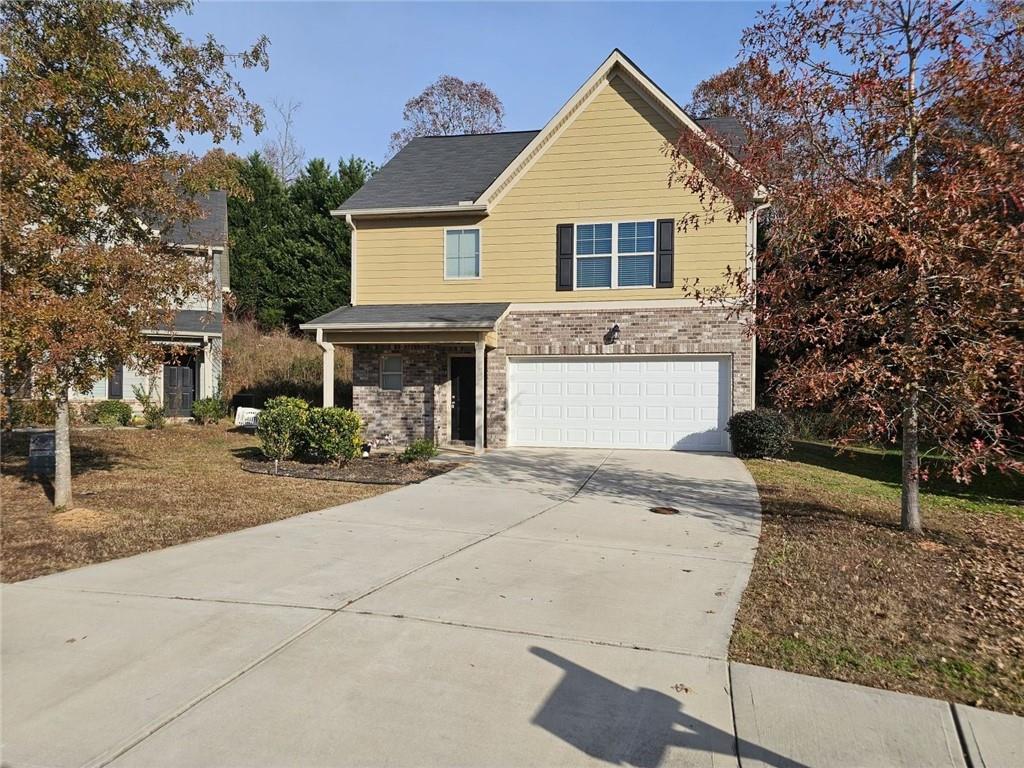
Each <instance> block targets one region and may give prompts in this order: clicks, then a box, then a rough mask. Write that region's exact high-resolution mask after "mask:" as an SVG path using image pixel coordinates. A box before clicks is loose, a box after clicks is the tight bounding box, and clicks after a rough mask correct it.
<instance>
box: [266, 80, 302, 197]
mask: <svg viewBox="0 0 1024 768" xmlns="http://www.w3.org/2000/svg"><path fill="white" fill-rule="evenodd" d="M270 103H271V106H272V107H273V108H274V111H275V112H277V115H278V120H279V124H278V126H277V132H276V133H275V134H274V138H272V139H271V140H270V141H268V142H266V143H265V144H264V145H263V152H262V153H261V154H262V155H263V159H264V160H266V161H267V165H269V166H270V167H271V168H273V169H274V173H275V174H277V177H278V178H279V179H280V180H281V181H283V182H284V183H285V184H291V183H292V182H293V181H295V179H296V178H297V177H298V175H299V173H300V172H301V171H302V164H303V162H304V161H305V159H306V152H305V150H304V149H303V148H302V147H301V146H299V143H298V142H297V141H296V140H295V131H294V126H295V113H296V112H298V111H299V108H300V107H301V106H302V104H301V103H300V102H297V101H292V100H291V99H289V100H288V103H287V104H283V103H282V102H280V101H278V100H277V99H273V100H272V101H271V102H270Z"/></svg>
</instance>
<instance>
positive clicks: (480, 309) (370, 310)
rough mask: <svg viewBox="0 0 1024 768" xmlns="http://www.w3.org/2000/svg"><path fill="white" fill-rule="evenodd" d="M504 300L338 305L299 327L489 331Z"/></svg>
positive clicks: (503, 309)
mask: <svg viewBox="0 0 1024 768" xmlns="http://www.w3.org/2000/svg"><path fill="white" fill-rule="evenodd" d="M508 307H509V305H508V303H507V302H506V303H488V304H361V305H358V306H355V307H339V308H338V309H335V310H333V311H331V312H328V313H327V314H326V315H321V316H320V317H318V318H316V319H315V320H310V321H309V322H308V323H303V324H302V325H300V326H299V327H300V328H301V329H302V330H308V331H315V330H321V329H322V330H324V331H406V330H409V331H412V330H439V331H443V330H451V331H478V332H486V331H493V330H494V327H495V326H496V325H497V324H498V321H499V320H500V319H501V317H502V316H503V315H504V314H505V312H506V311H507V310H508Z"/></svg>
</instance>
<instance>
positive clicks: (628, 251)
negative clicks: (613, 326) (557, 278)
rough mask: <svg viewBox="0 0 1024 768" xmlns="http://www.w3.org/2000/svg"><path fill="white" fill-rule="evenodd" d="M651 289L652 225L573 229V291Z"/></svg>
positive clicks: (630, 223) (623, 223)
mask: <svg viewBox="0 0 1024 768" xmlns="http://www.w3.org/2000/svg"><path fill="white" fill-rule="evenodd" d="M653 285H654V222H653V221H620V222H618V223H614V224H613V223H607V224H579V225H577V227H576V287H577V288H650V287H652V286H653Z"/></svg>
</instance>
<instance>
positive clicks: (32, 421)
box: [4, 400, 57, 429]
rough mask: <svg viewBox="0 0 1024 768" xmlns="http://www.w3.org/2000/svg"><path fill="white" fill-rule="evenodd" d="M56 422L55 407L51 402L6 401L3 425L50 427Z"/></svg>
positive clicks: (12, 426) (13, 426)
mask: <svg viewBox="0 0 1024 768" xmlns="http://www.w3.org/2000/svg"><path fill="white" fill-rule="evenodd" d="M56 421H57V406H56V404H54V402H53V401H52V400H7V401H6V407H5V408H4V423H5V425H7V426H9V427H10V428H12V429H13V428H15V427H52V426H53V424H54V422H56Z"/></svg>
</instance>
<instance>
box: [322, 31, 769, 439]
mask: <svg viewBox="0 0 1024 768" xmlns="http://www.w3.org/2000/svg"><path fill="white" fill-rule="evenodd" d="M716 127H720V126H716ZM686 130H690V131H697V132H700V133H701V134H702V135H705V134H704V133H703V129H702V128H701V123H700V121H696V120H694V119H693V118H691V117H690V116H688V115H687V114H686V113H685V112H684V111H683V110H682V109H681V108H680V107H679V106H678V105H677V104H676V103H675V102H674V101H673V100H672V99H670V98H669V97H668V96H667V95H666V94H665V93H664V92H663V91H662V90H661V89H660V88H659V87H658V86H657V85H655V84H654V83H653V82H651V80H650V79H649V78H648V77H647V76H646V75H645V74H644V73H643V72H642V71H641V70H640V69H639V68H638V67H637V66H636V65H635V64H633V63H632V62H631V61H630V60H629V59H628V58H627V57H626V56H624V55H623V54H622V53H621V52H619V51H617V50H616V51H614V52H612V54H611V55H610V56H609V57H608V58H607V59H606V60H605V61H604V63H603V64H602V65H601V66H600V68H599V69H598V70H597V71H596V72H595V73H594V74H593V75H592V76H591V77H590V79H588V80H587V82H586V83H584V84H583V86H582V87H581V88H580V89H579V90H578V91H577V92H576V93H575V94H574V95H573V96H572V98H571V99H570V100H569V101H568V102H567V103H566V104H565V106H564V107H562V109H561V110H560V111H559V112H558V114H556V115H555V116H554V117H553V118H552V119H551V120H550V122H548V124H547V125H546V126H544V127H543V128H542V129H541V130H539V131H524V132H515V133H496V134H486V135H467V136H449V137H427V138H419V139H415V140H414V141H412V142H411V143H410V144H408V145H407V146H406V147H405V148H404V149H403V150H402V151H401V152H399V153H398V154H397V155H396V156H395V157H394V158H393V159H392V160H391V161H390V162H389V163H388V164H387V165H385V166H384V167H383V168H382V169H381V170H380V171H379V172H378V173H377V174H375V175H374V177H373V178H372V179H371V180H370V181H369V182H368V183H367V184H366V185H365V186H364V187H363V188H362V189H361V190H359V191H358V192H357V193H356V194H354V195H352V197H350V198H349V199H348V200H347V201H346V202H345V204H344V205H343V206H342V207H341V208H340V209H339V210H337V211H335V212H334V213H335V214H336V215H339V216H344V217H345V219H346V220H347V222H348V224H349V225H350V227H351V230H352V297H351V299H352V306H347V307H341V308H339V309H336V310H334V311H332V312H329V313H328V314H326V315H324V316H322V317H319V318H317V319H315V320H313V321H311V322H309V323H307V324H305V325H303V326H302V327H303V328H304V329H306V330H308V331H315V333H316V337H317V341H318V342H319V343H320V345H321V347H322V348H323V350H324V358H325V361H324V364H325V371H327V372H330V371H332V370H333V354H334V346H335V345H346V346H350V347H351V348H352V354H353V407H354V409H355V410H356V411H357V412H359V413H360V414H361V415H362V416H363V418H364V420H365V422H366V434H367V436H368V437H369V438H370V439H382V438H385V437H386V436H390V437H391V439H392V440H393V441H394V442H395V443H399V444H401V443H407V442H409V441H411V440H414V439H417V438H427V439H433V440H436V441H437V442H438V443H440V444H450V443H468V444H470V445H473V446H474V447H475V448H476V449H477V450H478V451H480V450H483V449H484V448H485V447H505V446H564V447H570V446H573V447H602V448H603V447H621V448H652V449H677V450H708V451H725V450H728V448H729V441H728V435H727V433H726V431H725V427H726V422H727V421H728V418H729V416H730V415H731V414H732V413H733V412H735V411H737V410H745V409H748V408H751V407H752V406H753V375H754V371H753V369H754V346H753V341H752V339H751V338H749V336H748V335H746V334H745V333H744V328H743V323H742V322H741V321H740V319H737V318H736V317H733V316H732V314H731V312H730V310H729V308H727V307H723V306H707V305H701V304H700V303H699V302H697V301H696V300H695V299H693V298H692V297H691V296H688V295H686V292H685V291H684V290H683V287H682V286H683V284H684V281H685V280H686V279H689V280H690V281H692V280H693V279H695V278H700V281H701V284H703V285H707V284H709V283H715V282H719V281H723V280H724V279H725V273H726V270H727V267H728V268H731V269H732V270H734V271H735V270H753V263H754V262H753V260H754V245H755V237H756V231H755V227H756V222H755V219H754V217H753V215H751V216H748V217H747V219H746V221H739V222H735V221H728V220H727V219H726V217H718V218H716V220H715V221H714V222H712V223H709V224H705V225H702V226H700V227H699V228H696V229H694V228H687V229H685V230H682V229H680V228H679V227H677V223H678V222H679V220H680V218H681V216H682V215H684V214H686V213H689V212H693V211H698V210H700V202H699V200H697V199H696V197H695V196H694V195H693V194H692V193H690V192H689V191H688V190H687V189H685V188H683V187H682V186H678V185H677V186H670V185H669V184H668V172H669V166H670V163H669V160H668V158H667V157H666V154H665V147H666V142H670V143H674V142H675V141H676V139H677V138H678V136H679V133H680V131H686ZM709 141H710V139H709ZM723 151H725V150H723ZM733 160H734V158H733ZM332 382H333V377H332V376H330V375H326V376H325V377H324V402H325V403H333V390H332V386H333V383H332Z"/></svg>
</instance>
